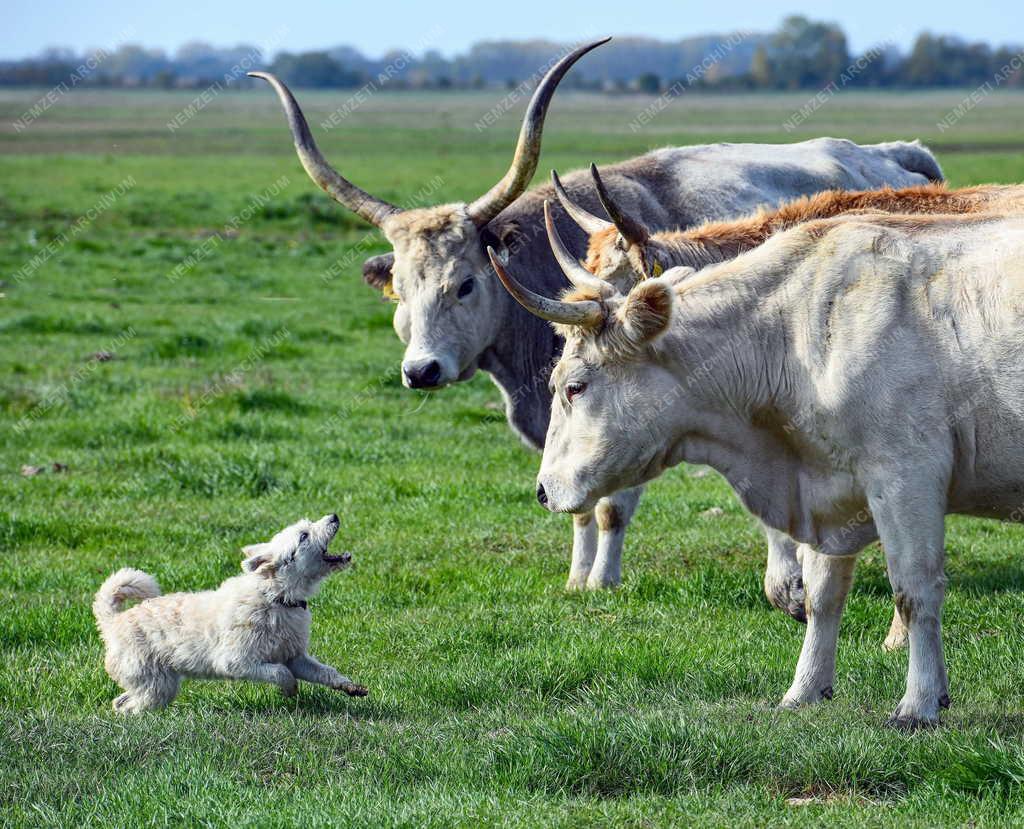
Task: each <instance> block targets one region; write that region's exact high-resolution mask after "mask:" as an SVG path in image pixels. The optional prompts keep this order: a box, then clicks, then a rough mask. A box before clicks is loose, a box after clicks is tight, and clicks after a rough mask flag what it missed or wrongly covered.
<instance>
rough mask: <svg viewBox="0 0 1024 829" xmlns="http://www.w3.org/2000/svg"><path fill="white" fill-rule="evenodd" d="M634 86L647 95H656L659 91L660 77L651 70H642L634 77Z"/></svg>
mask: <svg viewBox="0 0 1024 829" xmlns="http://www.w3.org/2000/svg"><path fill="white" fill-rule="evenodd" d="M636 88H637V89H638V90H640V91H641V92H646V93H647V94H648V95H657V94H658V93H659V92H661V78H659V77H658V76H657V75H655V74H654V73H653V72H644V73H643V74H642V75H641V76H640V77H639V78H637V79H636Z"/></svg>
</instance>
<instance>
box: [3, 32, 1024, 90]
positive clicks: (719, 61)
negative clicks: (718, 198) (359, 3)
mask: <svg viewBox="0 0 1024 829" xmlns="http://www.w3.org/2000/svg"><path fill="white" fill-rule="evenodd" d="M574 45H575V44H568V45H567V44H558V43H553V42H550V41H488V42H483V43H478V44H476V45H474V46H473V47H472V48H470V50H469V51H468V52H467V53H466V54H464V55H459V56H457V57H454V58H451V59H449V58H445V57H444V56H442V55H441V54H440V53H438V52H436V51H431V50H428V51H425V52H422V53H421V54H414V52H413V51H395V52H391V53H389V54H387V55H384V56H382V57H380V58H377V59H374V58H368V57H366V56H365V55H363V54H361V53H360V52H359V51H357V50H356V49H354V48H351V47H348V46H338V47H335V48H333V49H326V50H323V51H316V52H302V53H297V54H296V53H291V52H278V53H277V54H276V55H274V56H273V57H272V58H270V56H264V55H262V54H261V52H260V50H259V49H258V48H256V47H252V46H246V45H240V46H236V47H234V48H231V49H221V48H216V47H213V46H210V45H208V44H205V43H192V44H188V45H186V46H183V47H182V48H181V49H179V50H178V51H177V52H176V53H175V54H174V55H173V56H169V55H167V54H165V53H164V52H163V51H161V50H159V49H146V48H143V47H141V46H136V45H125V46H120V47H118V48H116V49H111V50H109V51H106V50H102V49H100V50H96V51H93V52H90V53H89V54H85V55H76V54H74V53H72V52H70V51H69V50H61V49H51V50H48V51H47V52H45V53H44V54H42V55H40V56H39V57H36V58H30V59H26V60H19V61H6V62H0V85H6V86H61V85H63V86H65V87H71V86H91V87H148V88H166V89H174V88H184V89H202V88H206V87H208V86H211V85H216V86H230V85H239V86H242V85H248V84H250V83H252V82H251V81H250V80H249V79H248V78H246V77H245V73H246V72H247V71H249V70H252V69H268V70H269V71H271V72H274V73H276V74H278V75H279V76H280V77H282V78H283V79H284V80H285V81H286V82H288V83H289V84H291V85H293V86H296V87H330V88H349V89H355V88H360V87H364V86H371V87H381V86H384V85H386V86H387V87H389V88H394V89H451V88H460V89H466V88H469V89H475V88H485V87H495V86H507V87H510V88H512V87H516V86H518V85H519V84H521V83H523V82H524V81H530V80H532V79H534V78H536V77H537V76H538V73H539V72H541V71H543V70H544V69H545V68H546V67H547V66H549V65H550V63H551V61H552V59H553V58H554V57H557V56H559V55H561V54H564V53H565V52H566V51H567V50H568V49H569V48H571V47H572V46H574ZM1022 68H1024V53H1022V50H1021V48H1020V47H1017V46H1000V47H994V46H991V45H989V44H987V43H968V42H966V41H964V40H962V39H961V38H959V37H956V36H953V35H934V34H930V33H923V34H921V35H919V36H918V38H917V40H916V41H915V42H914V45H913V47H912V48H911V50H910V52H909V53H903V52H901V51H900V50H899V49H898V48H897V47H896V46H895V45H894V44H892V43H882V44H879V45H877V46H875V47H873V48H871V49H869V50H868V51H867V52H865V53H863V54H855V53H851V51H850V49H849V46H848V44H847V40H846V35H845V34H844V33H843V31H842V29H841V28H840V27H839V26H837V25H835V24H832V23H822V22H816V21H812V20H808V19H807V18H805V17H798V16H797V17H789V18H787V19H786V20H784V21H783V23H782V25H781V26H780V28H779V29H778V31H776V32H772V33H768V34H764V33H751V32H735V33H731V34H727V35H721V36H718V35H706V36H701V37H693V38H687V39H685V40H680V41H674V42H666V41H660V40H653V39H649V38H635V37H619V38H616V39H615V40H613V41H612V42H611V43H610V44H609V45H608V46H606V47H604V48H602V49H598V50H597V51H595V52H593V53H591V54H590V55H588V56H587V59H586V60H585V61H584V62H582V63H581V64H580V65H578V66H577V67H576V68H574V69H573V71H572V72H571V73H570V74H569V75H568V76H567V78H566V79H565V81H564V82H563V86H566V87H575V88H577V89H581V88H582V89H595V90H605V91H623V92H625V91H641V92H648V93H655V94H656V93H659V92H662V91H665V90H667V89H679V88H681V87H687V88H697V89H716V90H757V89H781V90H785V89H822V88H823V87H826V86H829V85H831V84H836V85H840V86H843V87H847V86H851V87H948V86H978V85H981V84H986V83H989V84H993V85H1002V86H1017V87H1021V86H1024V72H1022Z"/></svg>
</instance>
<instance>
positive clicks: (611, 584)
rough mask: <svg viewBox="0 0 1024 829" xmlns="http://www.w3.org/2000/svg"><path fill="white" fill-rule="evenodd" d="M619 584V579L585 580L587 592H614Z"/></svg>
mask: <svg viewBox="0 0 1024 829" xmlns="http://www.w3.org/2000/svg"><path fill="white" fill-rule="evenodd" d="M620 584H621V581H620V580H619V579H611V578H604V579H595V578H589V579H587V590H614V589H615V588H616V587H618V586H619V585H620Z"/></svg>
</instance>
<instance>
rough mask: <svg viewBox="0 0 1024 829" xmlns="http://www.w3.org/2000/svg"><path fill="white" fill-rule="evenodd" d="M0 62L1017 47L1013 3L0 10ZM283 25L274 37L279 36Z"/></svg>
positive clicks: (638, 1)
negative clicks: (617, 44) (557, 49)
mask: <svg viewBox="0 0 1024 829" xmlns="http://www.w3.org/2000/svg"><path fill="white" fill-rule="evenodd" d="M3 7H4V8H3V14H2V18H0V19H2V20H3V25H2V26H0V58H17V57H25V56H28V55H33V54H36V53H37V52H39V51H40V50H41V49H43V48H44V47H47V46H71V47H74V48H75V49H78V50H81V49H84V48H87V47H90V46H105V47H109V46H112V45H117V42H118V41H121V42H123V41H124V38H123V37H120V35H122V34H123V33H125V32H129V33H131V37H130V38H129V40H130V41H131V42H136V43H141V44H142V45H145V46H159V47H161V48H163V49H166V50H168V51H170V50H173V49H174V48H175V47H177V46H179V45H181V44H182V43H184V42H186V41H189V40H205V41H208V42H211V43H213V44H215V45H218V46H229V45H235V44H237V43H241V42H244V43H252V44H255V45H257V46H261V47H263V48H271V49H272V50H273V51H277V50H278V49H279V48H282V47H283V48H287V49H291V50H296V51H297V50H305V49H315V48H320V47H329V46H335V45H338V44H350V45H353V46H356V47H357V48H359V49H361V50H362V51H364V52H365V53H367V54H369V55H371V56H377V55H380V54H381V53H383V52H384V51H386V50H388V49H390V48H393V47H401V48H413V49H414V51H417V52H418V51H422V49H423V48H427V47H433V48H437V49H440V50H441V51H442V52H443V53H444V54H446V55H449V56H450V55H452V54H454V53H457V52H460V51H463V50H464V49H465V48H466V47H467V46H468V45H469V44H471V43H473V42H474V41H477V40H484V39H498V38H513V39H520V38H532V37H546V38H550V39H553V40H561V41H565V42H569V41H576V40H579V39H581V38H583V37H589V36H591V35H602V34H638V35H651V36H654V37H659V38H663V39H674V38H679V37H685V36H688V35H694V34H703V33H711V32H727V31H735V30H738V29H749V30H769V29H772V28H774V27H775V26H776V25H777V24H778V22H779V21H780V20H781V19H782V18H783V17H784V16H785V15H786V14H789V13H791V12H801V13H804V14H807V15H808V16H810V17H814V18H816V19H824V20H835V21H837V22H839V23H841V24H842V26H843V28H844V29H845V30H846V33H847V35H848V36H849V38H850V41H851V44H852V46H853V48H854V49H857V50H864V49H867V48H868V47H870V46H873V45H875V44H877V43H881V42H883V41H887V40H895V41H896V43H897V44H898V45H900V46H904V47H905V46H906V45H907V44H909V43H910V42H911V41H912V39H913V36H914V35H915V34H916V33H917V32H919V31H920V30H921V29H924V28H928V29H931V30H932V31H935V32H943V33H954V34H959V35H961V36H962V37H964V38H967V39H971V40H987V41H990V42H995V43H1003V42H1007V41H1009V42H1017V43H1022V42H1024V14H1022V0H972V2H968V3H945V2H935V0H854V2H851V0H843V2H832V0H819V2H798V1H797V0H793V2H779V3H771V2H763V0H762V1H761V2H755V1H754V0H724V2H723V1H722V0H717V2H703V3H697V2H692V0H674V2H673V0H626V2H611V1H610V0H589V2H580V1H579V0H570V1H568V2H563V1H562V0H515V2H510V3H501V2H493V1H492V2H483V1H482V0H475V1H474V2H467V1H466V0H435V1H434V2H430V0H420V2H406V1H405V0H388V1H387V2H366V0H361V1H360V2H351V1H350V0H336V2H330V0H294V2H281V0H276V1H274V2H272V0H248V2H245V3H237V2H236V3H227V2H219V1H218V0H206V2H196V1H195V0H177V2H175V0H172V1H171V2H168V3H162V2H148V1H147V0H134V2H126V1H125V0H86V2H69V0H4V3H3ZM283 27H286V31H285V34H284V37H283V38H282V37H281V34H280V33H281V32H282V28H283Z"/></svg>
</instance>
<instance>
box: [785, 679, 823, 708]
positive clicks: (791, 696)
mask: <svg viewBox="0 0 1024 829" xmlns="http://www.w3.org/2000/svg"><path fill="white" fill-rule="evenodd" d="M827 699H832V686H831V685H826V686H825V687H824V688H818V689H813V690H804V689H802V688H798V689H793V688H790V689H789V690H788V691H787V692H786V696H784V697H783V698H782V702H780V703H779V704H778V706H777V707H778V708H779V709H781V710H783V711H795V710H796V709H798V708H804V707H806V706H808V705H817V704H818V703H819V702H822V701H823V700H827Z"/></svg>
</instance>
